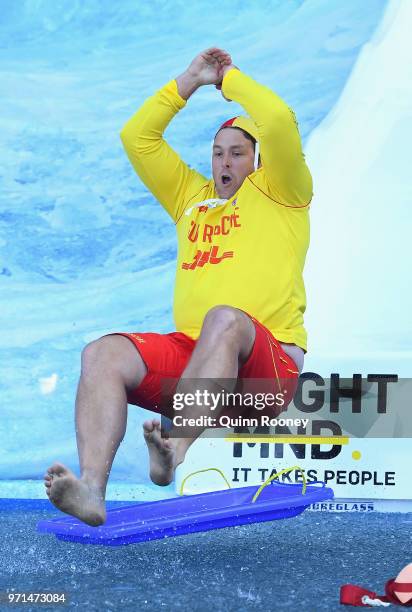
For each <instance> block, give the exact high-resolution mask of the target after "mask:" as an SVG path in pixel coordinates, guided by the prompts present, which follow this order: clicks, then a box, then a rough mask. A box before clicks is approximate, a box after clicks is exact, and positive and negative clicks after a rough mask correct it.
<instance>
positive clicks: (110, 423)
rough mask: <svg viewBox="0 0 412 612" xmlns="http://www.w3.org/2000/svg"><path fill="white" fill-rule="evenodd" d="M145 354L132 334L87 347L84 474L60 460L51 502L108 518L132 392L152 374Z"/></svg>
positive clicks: (79, 420) (49, 481)
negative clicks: (108, 500) (107, 502)
mask: <svg viewBox="0 0 412 612" xmlns="http://www.w3.org/2000/svg"><path fill="white" fill-rule="evenodd" d="M146 371H147V370H146V366H145V364H144V362H143V360H142V358H141V357H140V354H139V353H138V351H137V350H136V348H135V347H134V346H133V344H132V343H131V342H130V340H128V339H127V338H125V337H123V336H119V335H113V336H106V337H103V338H100V339H99V340H96V341H95V342H92V343H90V344H89V345H87V346H86V347H85V349H84V351H83V353H82V371H81V376H80V381H79V386H78V390H77V396H76V435H77V447H78V452H79V461H80V472H81V475H80V478H77V477H76V476H75V474H73V472H72V471H71V470H69V469H68V468H67V467H65V466H64V465H62V464H60V463H55V464H53V465H52V466H51V467H49V469H48V470H47V473H46V474H45V477H44V478H45V486H46V492H47V495H48V496H49V499H50V501H51V502H52V503H53V504H54V505H55V506H56V507H57V508H59V509H60V510H62V511H63V512H67V513H68V514H71V515H73V516H76V517H77V518H79V519H80V520H82V521H84V522H85V523H88V524H89V525H101V524H102V523H104V522H105V519H106V511H105V503H104V500H105V494H106V485H107V480H108V478H109V473H110V469H111V466H112V463H113V459H114V457H115V454H116V451H117V449H118V447H119V444H120V442H121V441H122V439H123V437H124V434H125V431H126V423H127V400H126V390H127V389H128V388H134V387H137V386H138V385H139V384H140V382H141V381H142V380H143V378H144V376H145V375H146Z"/></svg>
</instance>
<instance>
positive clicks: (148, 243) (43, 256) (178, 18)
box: [0, 0, 386, 481]
mask: <svg viewBox="0 0 412 612" xmlns="http://www.w3.org/2000/svg"><path fill="white" fill-rule="evenodd" d="M385 5H386V3H385V2H384V1H382V0H368V2H367V10H365V3H359V2H358V0H348V1H346V2H341V1H340V0H309V1H307V2H302V1H298V0H294V1H290V2H284V1H283V0H277V1H275V0H272V1H270V2H268V1H267V0H265V1H263V0H260V1H258V2H253V3H244V2H240V1H239V2H233V0H231V1H229V0H222V1H221V2H219V4H218V10H217V9H216V10H210V4H209V3H208V2H204V1H202V2H197V3H188V2H186V1H183V0H178V1H174V0H173V1H171V0H170V1H167V0H166V1H165V0H156V1H154V2H150V3H143V2H135V0H124V1H122V2H121V3H112V2H106V1H98V0H88V2H82V1H80V0H78V1H73V0H56V1H54V2H49V1H48V0H26V1H23V0H22V1H21V2H18V3H17V2H8V3H4V6H3V5H2V15H1V20H0V100H1V113H0V130H1V136H2V148H1V150H0V198H1V201H0V258H1V263H0V297H1V310H0V327H1V334H0V363H1V374H0V392H1V397H0V402H1V403H0V414H1V419H0V445H1V452H0V479H9V478H16V479H18V478H30V477H32V478H39V477H41V475H42V474H43V472H44V469H45V467H46V466H47V465H48V464H49V463H50V462H51V461H53V460H55V459H59V460H61V461H64V462H67V463H68V464H69V466H71V467H72V468H76V467H77V457H76V451H75V440H74V431H73V404H74V396H75V391H76V384H77V378H78V374H79V361H80V353H81V350H82V348H83V346H84V345H85V344H86V343H87V342H89V341H90V340H92V339H94V338H97V337H99V336H100V335H102V334H103V333H106V332H109V331H113V330H126V329H127V330H136V329H140V330H154V331H169V330H171V329H172V326H173V322H172V318H171V302H172V289H173V277H174V257H175V237H174V228H173V225H172V223H171V222H170V221H169V220H168V218H167V216H166V214H165V213H164V212H163V211H162V210H161V209H160V207H159V206H158V205H157V204H156V202H155V201H154V199H153V198H152V197H151V195H150V194H148V193H147V192H146V191H145V189H144V188H143V187H142V186H141V184H140V183H139V181H138V179H137V177H135V176H134V174H133V172H132V170H131V168H130V166H129V163H128V161H127V160H126V157H125V155H124V152H123V151H122V148H121V144H120V140H119V130H120V128H121V126H122V125H123V123H124V122H125V121H126V119H127V118H128V117H129V116H130V114H131V113H133V112H134V111H135V109H136V108H137V107H138V106H139V104H140V103H141V102H142V101H143V100H144V98H145V97H146V96H147V95H150V94H151V93H152V92H153V90H154V89H156V88H158V87H160V86H161V85H162V84H163V83H165V82H167V81H168V80H169V79H170V78H173V77H174V76H176V74H178V73H179V72H180V71H182V70H183V69H184V68H185V66H186V65H187V64H188V62H189V61H190V60H191V59H192V57H193V56H194V55H195V54H196V53H198V52H199V50H201V49H203V48H206V47H208V46H210V45H211V44H217V45H221V46H223V47H227V48H228V49H229V50H230V51H231V52H232V54H233V57H234V59H235V61H236V63H237V64H238V65H239V66H241V67H242V68H243V69H244V70H245V71H246V72H249V73H250V74H251V75H252V76H254V77H255V78H257V79H259V80H261V81H262V82H264V83H266V84H267V85H269V86H271V87H272V88H274V89H275V90H276V91H277V92H278V93H279V94H281V95H282V96H284V98H285V99H286V100H287V101H288V103H289V104H290V105H291V106H293V107H294V109H295V110H296V114H297V116H298V118H299V122H300V128H301V132H302V135H303V137H304V139H305V140H306V137H307V135H308V134H309V133H310V132H311V130H313V128H315V127H316V126H317V125H318V124H319V123H320V122H321V121H322V119H323V118H324V117H325V116H326V115H327V114H328V112H329V111H330V109H331V108H332V107H333V105H334V104H335V102H336V100H337V99H338V97H339V95H340V93H341V90H342V88H343V86H344V84H345V81H346V79H347V76H348V75H349V73H350V71H351V68H352V66H353V64H354V62H355V60H356V58H357V55H358V53H359V50H360V48H361V47H362V45H363V44H364V43H365V42H366V41H368V40H369V38H370V36H371V35H372V33H373V31H374V29H375V27H376V25H377V23H378V22H379V20H380V18H381V15H382V12H383V10H384V8H385ZM385 78H386V77H385ZM237 110H239V109H237V108H236V107H235V105H233V104H231V105H228V104H227V103H225V102H224V101H223V99H222V98H221V97H220V96H219V94H218V93H217V92H216V90H215V89H214V88H205V89H203V90H201V91H200V92H198V93H197V94H196V95H195V96H194V97H193V100H191V101H190V104H189V105H188V107H187V108H186V109H185V110H184V111H183V112H182V114H181V116H180V117H179V118H177V119H176V121H175V122H174V123H173V125H172V126H171V128H170V129H169V131H168V138H169V139H170V141H171V142H172V144H173V145H174V146H176V147H177V148H178V150H179V151H180V152H181V154H182V155H183V156H184V157H185V159H186V160H187V161H188V162H189V163H191V164H193V165H196V166H197V167H198V168H199V169H200V170H202V171H203V172H206V173H207V172H208V169H209V154H210V140H211V137H212V135H213V134H214V130H215V127H216V125H218V124H219V123H221V122H222V120H223V119H225V118H227V116H232V115H233V114H235V113H236V112H237ZM350 121H351V119H350V120H349V122H350ZM335 207H336V204H335ZM314 211H316V206H314ZM315 230H316V224H315ZM129 415H130V416H129V429H128V433H127V436H126V439H125V441H124V443H123V445H122V447H121V451H120V453H119V455H118V458H117V459H116V463H115V466H114V471H113V477H114V478H128V479H130V480H140V481H142V480H145V479H146V472H147V465H146V454H145V449H144V447H143V444H142V440H141V434H140V427H141V425H140V424H141V421H142V418H143V411H141V410H138V409H137V408H134V407H133V408H131V409H130V411H129Z"/></svg>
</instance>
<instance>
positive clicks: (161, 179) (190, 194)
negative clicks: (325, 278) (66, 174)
mask: <svg viewBox="0 0 412 612" xmlns="http://www.w3.org/2000/svg"><path fill="white" fill-rule="evenodd" d="M202 85H215V86H216V88H217V89H221V91H222V94H223V96H224V98H225V99H226V100H234V101H235V102H238V103H239V104H240V105H241V106H242V107H243V108H244V110H245V112H246V113H247V114H248V115H249V116H248V117H245V116H240V117H236V118H233V119H230V120H228V121H226V122H225V123H224V124H223V125H222V126H220V128H219V129H218V131H217V133H216V136H215V138H214V143H213V154H212V170H213V179H207V178H206V177H204V176H202V175H201V174H199V172H197V171H196V170H192V169H190V168H189V167H188V166H187V165H186V164H185V163H184V162H183V161H182V160H181V159H180V157H179V155H178V154H177V153H176V152H175V151H174V150H173V149H172V148H171V147H170V146H169V145H168V144H167V142H165V140H164V139H163V132H164V130H165V129H166V127H167V125H168V124H169V122H170V121H171V120H172V119H173V117H174V116H175V115H176V114H177V113H178V112H179V111H180V110H181V109H182V108H183V107H184V106H185V104H186V101H187V100H188V99H189V98H190V96H191V95H192V94H193V93H194V92H195V91H196V90H197V89H198V88H199V87H201V86H202ZM121 138H122V141H123V144H124V147H125V149H126V152H127V155H128V157H129V159H130V161H131V163H132V165H133V167H134V169H135V170H136V172H137V174H138V175H139V177H140V178H141V180H142V181H143V182H144V183H145V185H146V186H147V188H148V189H149V190H150V191H151V192H152V193H153V195H154V196H155V197H156V199H157V200H158V201H159V202H160V203H161V204H162V206H164V208H165V209H166V211H167V212H168V213H169V215H170V216H171V217H172V219H173V220H174V222H175V225H176V230H177V238H178V258H177V273H176V287H175V297H174V317H175V323H176V329H177V331H176V332H174V333H169V334H157V333H141V332H137V333H122V332H119V333H118V334H110V335H107V336H104V337H102V338H99V339H98V340H95V341H94V342H91V343H90V344H88V345H87V346H86V347H85V348H84V350H83V353H82V368H81V377H80V381H79V386H78V391H77V397H76V434H77V445H78V451H79V461H80V469H81V476H80V478H77V477H76V476H75V475H74V474H73V473H72V472H71V471H70V470H69V469H67V468H66V467H65V466H63V465H61V464H59V463H55V464H54V465H52V466H51V467H50V468H49V469H48V470H47V473H46V475H45V486H46V491H47V495H48V496H49V498H50V500H51V501H52V502H53V504H54V505H55V506H56V507H57V508H59V509H60V510H62V511H63V512H66V513H68V514H71V515H73V516H76V517H78V518H79V519H81V520H82V521H84V522H85V523H88V524H89V525H101V524H102V523H104V522H105V519H106V511H105V501H104V500H105V492H106V485H107V481H108V477H109V473H110V469H111V466H112V462H113V459H114V457H115V454H116V451H117V449H118V447H119V444H120V442H121V441H122V439H123V436H124V434H125V431H126V420H127V404H128V403H130V404H136V405H137V406H141V407H143V408H147V409H149V410H153V411H155V412H158V413H161V414H164V415H165V416H167V417H169V418H172V417H173V406H172V403H171V402H169V403H165V402H164V400H163V395H162V390H163V387H162V382H163V381H164V379H166V378H169V377H172V378H175V379H176V380H178V383H177V387H176V389H175V390H176V393H177V392H179V393H185V392H186V393H187V392H188V391H189V390H190V391H191V390H192V389H193V380H194V379H209V380H212V381H216V380H217V379H219V380H220V379H225V381H233V388H235V385H237V381H238V382H239V381H247V379H267V380H270V381H271V383H272V384H275V383H277V384H278V386H279V385H280V384H281V383H280V381H282V385H283V386H284V381H285V380H287V381H289V383H290V384H289V390H290V393H289V394H288V397H287V402H289V401H290V400H291V399H292V396H293V392H294V389H295V388H296V383H297V378H298V376H299V372H300V371H301V370H302V366H303V357H304V352H305V351H306V332H305V329H304V327H303V313H304V311H305V289H304V285H303V279H302V271H303V266H304V262H305V256H306V251H307V248H308V244H309V218H308V207H309V203H310V200H311V197H312V179H311V175H310V172H309V170H308V168H307V166H306V163H305V160H304V156H303V153H302V147H301V141H300V137H299V132H298V127H297V123H296V119H295V117H294V114H293V112H292V111H291V110H290V108H288V106H286V104H285V103H284V102H283V101H282V100H281V99H280V98H279V97H278V96H277V95H276V94H275V93H273V92H272V91H271V90H270V89H268V88H267V87H264V86H262V85H260V84H258V83H256V82H255V81H254V80H253V79H251V78H250V77H249V76H247V75H246V74H244V73H243V72H242V71H241V70H239V69H238V68H237V67H235V66H234V65H233V64H232V59H231V57H230V55H229V53H227V52H226V51H224V50H222V49H218V48H211V49H207V50H206V51H204V52H203V53H200V55H198V56H197V57H195V59H194V60H193V61H192V63H191V64H190V66H189V67H188V68H187V70H186V71H185V72H184V73H183V74H181V75H180V76H179V77H177V78H176V79H175V80H173V81H170V82H169V83H168V84H167V85H165V86H164V87H163V88H162V89H160V90H159V91H158V92H157V93H156V94H155V95H154V96H152V97H151V98H149V99H148V100H146V102H145V103H144V104H143V106H142V107H141V108H140V109H139V110H138V111H137V113H136V114H135V115H134V116H133V117H132V118H131V119H130V120H129V121H128V122H127V123H126V125H125V127H124V128H123V130H122V133H121ZM255 158H256V159H258V160H259V161H258V162H257V161H256V162H255ZM136 248H137V245H136ZM274 389H275V393H276V385H275V387H274ZM280 390H281V389H280ZM287 402H286V404H287ZM285 407H286V405H284V406H283V409H285ZM206 413H208V411H207V409H206V408H205V406H202V405H197V406H191V405H185V406H184V408H183V409H182V410H181V411H180V412H179V414H180V415H181V416H182V417H183V418H184V419H186V418H187V419H190V418H197V417H199V416H200V415H203V414H206ZM217 413H218V411H216V412H215V414H214V416H216V414H217ZM208 414H210V413H208ZM276 414H277V412H276V411H274V409H272V415H273V416H276ZM186 422H187V421H186ZM202 431H203V428H202V427H201V426H199V427H192V428H191V429H186V430H184V431H183V430H182V429H180V430H179V428H177V427H176V426H173V427H172V430H171V431H170V432H169V438H164V437H162V436H161V429H160V422H159V421H158V420H156V419H151V420H149V421H146V422H145V423H144V425H143V432H144V437H145V440H146V443H147V447H148V450H149V456H150V478H151V479H152V481H153V482H154V483H156V484H158V485H167V484H169V483H170V482H172V480H173V477H174V472H175V469H176V466H177V465H179V464H180V463H181V462H183V461H184V458H185V454H186V451H187V449H188V448H189V446H190V445H191V444H192V443H193V441H194V440H195V439H196V438H197V437H198V436H199V435H200V434H201V433H202ZM179 435H180V436H182V435H184V436H185V437H178V436H179Z"/></svg>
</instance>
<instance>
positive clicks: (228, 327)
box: [202, 305, 242, 334]
mask: <svg viewBox="0 0 412 612" xmlns="http://www.w3.org/2000/svg"><path fill="white" fill-rule="evenodd" d="M241 315H242V313H241V312H240V310H238V309H237V308H233V306H225V305H222V306H213V308H211V309H210V310H209V311H208V312H207V313H206V316H205V318H204V320H203V326H202V327H203V329H204V330H207V331H208V332H210V331H212V332H214V333H217V334H221V333H225V332H233V331H235V330H236V329H237V328H239V326H240V325H241V324H242V320H241Z"/></svg>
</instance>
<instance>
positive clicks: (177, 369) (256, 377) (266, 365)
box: [109, 313, 299, 418]
mask: <svg viewBox="0 0 412 612" xmlns="http://www.w3.org/2000/svg"><path fill="white" fill-rule="evenodd" d="M245 314H247V313H245ZM248 316H249V317H250V319H251V320H252V321H253V323H254V326H255V330H256V337H255V342H254V345H253V349H252V352H251V354H250V355H249V357H248V359H247V361H246V363H245V364H244V365H243V366H242V367H241V368H240V369H239V372H238V384H237V386H236V389H235V390H236V392H242V393H245V391H247V390H249V391H250V392H254V393H256V392H257V387H258V390H259V391H260V390H261V391H262V392H263V391H264V392H265V393H273V394H274V395H276V394H277V393H282V394H283V396H284V404H283V406H282V407H281V408H280V409H279V407H278V406H277V405H274V406H273V407H272V406H271V407H267V406H266V407H265V408H264V409H263V410H261V411H260V414H267V415H269V416H277V415H278V414H279V413H280V412H282V411H284V410H285V409H286V407H287V405H288V404H289V402H290V401H291V400H292V399H293V396H294V394H295V391H296V387H297V382H298V378H299V372H298V368H297V366H296V364H295V362H294V360H293V359H292V358H291V357H290V356H289V355H287V354H286V353H285V352H284V350H283V349H282V347H281V346H280V344H279V342H278V341H277V340H276V339H275V338H274V337H273V335H272V334H271V333H270V331H269V330H268V329H267V328H266V327H265V326H264V325H262V324H261V323H259V321H257V320H256V319H255V318H254V317H252V316H250V315H248ZM117 333H118V334H119V335H121V336H125V337H126V338H128V339H129V340H130V341H131V342H133V344H134V345H135V347H136V348H137V350H138V351H139V353H140V355H141V357H142V359H143V361H144V362H145V364H146V367H147V374H146V376H145V377H144V379H143V381H142V382H141V383H140V385H139V386H138V387H136V388H135V389H132V390H129V391H128V394H127V401H128V403H129V404H135V405H137V406H141V407H142V408H146V409H147V410H152V411H154V412H158V413H160V414H162V415H164V416H166V417H168V418H173V416H174V413H173V407H172V403H171V402H170V401H165V400H164V388H165V387H164V381H165V379H174V381H175V383H177V381H178V379H179V378H180V377H181V375H182V373H183V371H184V369H185V368H186V366H187V364H188V361H189V359H190V357H191V355H192V352H193V349H194V348H195V346H196V340H193V339H192V338H190V337H189V336H186V335H185V334H183V333H181V332H172V333H169V334H157V333H150V332H148V333H140V332H136V333H124V332H117ZM109 335H112V334H109ZM252 379H253V380H252ZM251 413H252V409H248V408H244V407H243V409H242V410H241V411H240V412H239V410H237V409H235V408H234V407H232V408H224V409H223V410H222V412H221V413H220V414H221V415H223V414H225V415H228V416H230V417H233V416H236V415H238V414H242V416H251ZM253 416H256V413H254V415H253Z"/></svg>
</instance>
